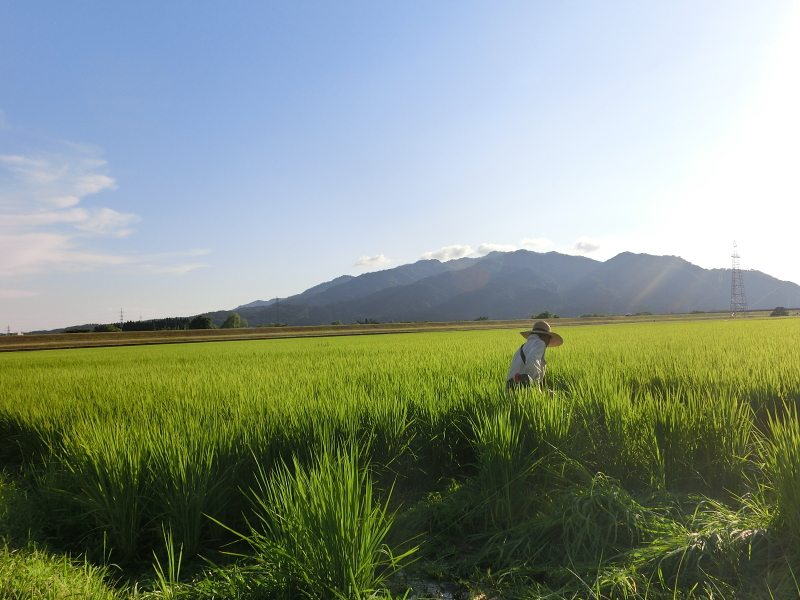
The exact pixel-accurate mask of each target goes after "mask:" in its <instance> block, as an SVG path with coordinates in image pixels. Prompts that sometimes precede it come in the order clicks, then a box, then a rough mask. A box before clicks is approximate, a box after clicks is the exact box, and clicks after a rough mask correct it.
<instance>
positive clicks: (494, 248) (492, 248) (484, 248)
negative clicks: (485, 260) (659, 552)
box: [475, 244, 517, 256]
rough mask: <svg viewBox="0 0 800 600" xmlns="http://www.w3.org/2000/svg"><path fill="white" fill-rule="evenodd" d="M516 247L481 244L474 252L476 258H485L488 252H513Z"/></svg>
mask: <svg viewBox="0 0 800 600" xmlns="http://www.w3.org/2000/svg"><path fill="white" fill-rule="evenodd" d="M516 249H517V247H516V246H512V245H510V244H481V245H480V246H478V249H477V250H476V251H475V255H476V256H486V255H487V254H489V253H490V252H514V250H516Z"/></svg>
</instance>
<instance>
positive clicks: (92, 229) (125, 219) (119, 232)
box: [75, 208, 141, 237]
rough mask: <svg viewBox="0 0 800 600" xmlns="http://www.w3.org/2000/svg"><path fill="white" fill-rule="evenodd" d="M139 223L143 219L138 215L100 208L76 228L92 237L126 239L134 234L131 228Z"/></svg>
mask: <svg viewBox="0 0 800 600" xmlns="http://www.w3.org/2000/svg"><path fill="white" fill-rule="evenodd" d="M139 221H141V218H139V216H137V215H134V214H123V213H118V212H117V211H115V210H111V209H110V208H100V209H97V210H95V211H93V212H92V214H91V215H89V216H88V218H87V219H85V220H84V221H83V222H82V223H80V224H79V225H76V226H75V228H76V229H80V230H81V231H85V232H87V233H90V234H92V235H103V236H114V237H125V236H128V235H130V234H131V233H133V229H131V228H130V227H129V226H130V225H132V224H133V223H138V222H139Z"/></svg>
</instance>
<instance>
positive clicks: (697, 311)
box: [689, 310, 706, 315]
mask: <svg viewBox="0 0 800 600" xmlns="http://www.w3.org/2000/svg"><path fill="white" fill-rule="evenodd" d="M689 314H690V315H704V314H706V311H704V310H693V311H692V312H690V313H689Z"/></svg>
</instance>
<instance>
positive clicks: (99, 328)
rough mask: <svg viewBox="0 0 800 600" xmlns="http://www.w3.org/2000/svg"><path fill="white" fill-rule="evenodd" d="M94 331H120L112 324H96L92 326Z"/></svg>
mask: <svg viewBox="0 0 800 600" xmlns="http://www.w3.org/2000/svg"><path fill="white" fill-rule="evenodd" d="M94 330H95V331H98V332H102V333H110V332H113V331H122V329H120V328H119V327H117V326H116V325H114V324H111V325H98V326H97V327H95V328H94Z"/></svg>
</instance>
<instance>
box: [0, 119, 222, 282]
mask: <svg viewBox="0 0 800 600" xmlns="http://www.w3.org/2000/svg"><path fill="white" fill-rule="evenodd" d="M2 117H3V114H2V113H1V112H0V118H2ZM116 188H117V184H116V182H115V180H114V178H113V177H111V176H110V175H109V174H108V173H107V172H106V162H105V161H104V160H103V159H102V158H100V151H99V150H98V149H97V148H93V147H90V146H81V145H77V144H68V143H64V144H61V151H59V152H49V153H47V152H39V153H26V154H22V153H8V154H0V256H2V261H1V262H0V276H4V277H14V276H19V275H26V274H34V273H37V274H38V273H50V272H59V271H60V272H63V271H67V272H70V271H84V270H89V269H95V268H99V267H103V266H112V265H121V264H135V265H138V266H139V268H141V269H144V270H145V271H147V272H152V273H187V272H189V271H191V270H194V269H198V268H201V267H206V266H208V265H205V264H200V263H190V264H178V265H169V264H166V265H165V264H164V263H169V262H172V261H171V260H170V259H174V258H177V257H191V256H197V255H201V254H208V253H209V252H211V251H210V250H206V249H199V248H196V249H192V250H188V251H184V252H173V253H166V254H161V255H149V256H146V255H145V256H141V255H128V256H121V255H118V254H114V253H108V252H104V251H102V250H100V249H98V248H89V247H88V246H87V244H88V241H87V239H88V238H99V237H112V238H121V237H126V236H128V235H130V234H132V233H133V231H134V230H133V228H132V226H133V225H134V224H135V223H138V222H139V221H141V218H140V217H139V216H138V215H135V214H132V213H122V212H118V211H116V210H113V209H111V208H107V207H101V206H93V207H92V206H90V207H86V208H83V207H79V206H76V205H77V204H79V203H80V202H81V201H82V200H83V199H84V198H85V197H87V196H91V195H93V194H98V193H100V192H103V191H107V190H114V189H116ZM144 263H152V264H144ZM12 292H13V293H18V292H19V293H22V292H20V291H19V290H16V291H15V290H10V291H6V292H3V293H4V294H5V295H4V296H0V297H10V296H8V294H10V293H12ZM14 297H23V296H14Z"/></svg>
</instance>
